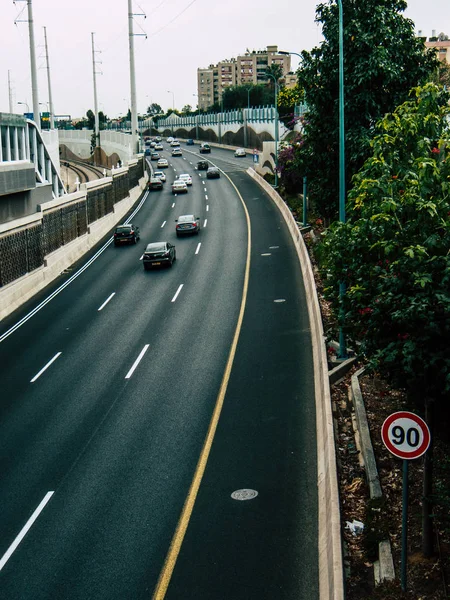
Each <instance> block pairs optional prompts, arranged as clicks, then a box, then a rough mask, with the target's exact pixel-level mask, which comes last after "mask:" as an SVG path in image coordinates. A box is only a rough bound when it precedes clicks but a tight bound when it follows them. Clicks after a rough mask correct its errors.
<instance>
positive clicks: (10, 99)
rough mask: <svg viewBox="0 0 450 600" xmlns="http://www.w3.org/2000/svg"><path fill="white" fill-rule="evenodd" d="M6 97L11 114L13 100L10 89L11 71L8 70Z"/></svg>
mask: <svg viewBox="0 0 450 600" xmlns="http://www.w3.org/2000/svg"><path fill="white" fill-rule="evenodd" d="M8 97H9V112H10V113H12V112H13V99H12V89H11V71H10V70H9V69H8Z"/></svg>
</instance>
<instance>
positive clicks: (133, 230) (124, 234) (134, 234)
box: [114, 223, 141, 246]
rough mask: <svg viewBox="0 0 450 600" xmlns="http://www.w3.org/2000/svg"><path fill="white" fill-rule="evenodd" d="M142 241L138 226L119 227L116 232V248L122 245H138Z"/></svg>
mask: <svg viewBox="0 0 450 600" xmlns="http://www.w3.org/2000/svg"><path fill="white" fill-rule="evenodd" d="M140 239H141V236H140V235H139V227H138V226H137V225H132V224H131V223H130V224H129V225H118V226H117V227H116V230H115V232H114V246H120V245H121V244H136V243H137V241H138V240H140Z"/></svg>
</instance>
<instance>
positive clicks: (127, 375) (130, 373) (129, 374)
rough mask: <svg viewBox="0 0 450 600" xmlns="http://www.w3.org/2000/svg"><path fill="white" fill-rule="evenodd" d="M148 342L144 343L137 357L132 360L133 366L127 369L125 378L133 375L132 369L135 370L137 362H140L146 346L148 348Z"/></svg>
mask: <svg viewBox="0 0 450 600" xmlns="http://www.w3.org/2000/svg"><path fill="white" fill-rule="evenodd" d="M149 346H150V344H145V346H144V347H143V348H142V350H141V351H140V353H139V356H138V357H137V359H136V360H135V361H134V363H133V366H132V367H131V369H130V370H129V371H128V373H127V374H126V375H125V379H130V377H131V376H132V375H133V373H134V371H135V370H136V367H137V366H138V364H139V363H140V362H141V360H142V358H143V356H144V354H145V353H146V352H147V350H148V348H149Z"/></svg>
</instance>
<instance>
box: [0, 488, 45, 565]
mask: <svg viewBox="0 0 450 600" xmlns="http://www.w3.org/2000/svg"><path fill="white" fill-rule="evenodd" d="M54 493H55V492H54V491H52V492H47V493H46V494H45V496H44V498H43V499H42V500H41V502H40V504H39V506H38V507H37V508H36V510H35V511H34V513H33V514H32V515H31V517H30V518H29V519H28V521H27V522H26V523H25V525H24V527H23V528H22V530H21V531H20V533H19V535H18V536H17V537H16V539H15V540H14V541H13V543H12V544H11V546H10V547H9V548H8V550H7V551H6V552H5V554H4V555H3V556H2V559H1V560H0V571H1V570H2V569H3V567H4V566H5V565H6V563H7V562H8V560H9V559H10V558H11V556H12V554H13V552H14V551H15V550H16V549H17V546H18V545H19V544H20V542H21V541H22V540H23V538H24V537H25V536H26V534H27V533H28V531H29V530H30V529H31V526H32V525H33V523H34V522H35V521H36V519H37V518H38V516H39V515H40V513H41V512H42V511H43V510H44V508H45V505H46V504H47V502H48V501H49V500H50V498H51V497H52V496H53V494H54Z"/></svg>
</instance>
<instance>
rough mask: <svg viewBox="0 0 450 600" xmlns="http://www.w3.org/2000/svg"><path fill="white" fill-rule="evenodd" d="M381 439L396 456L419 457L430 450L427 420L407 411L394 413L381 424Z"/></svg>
mask: <svg viewBox="0 0 450 600" xmlns="http://www.w3.org/2000/svg"><path fill="white" fill-rule="evenodd" d="M381 439H382V440H383V443H384V445H385V446H386V448H387V449H388V450H389V452H391V453H392V454H393V455H394V456H397V457H398V458H403V459H406V460H412V459H414V458H419V456H422V454H425V452H426V451H427V450H428V446H429V445H430V441H431V436H430V430H429V429H428V425H427V424H426V423H425V421H424V420H423V419H422V418H421V417H418V416H417V415H415V414H414V413H411V412H407V411H399V412H395V413H392V415H389V417H388V418H387V419H386V420H385V421H384V423H383V425H382V426H381Z"/></svg>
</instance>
